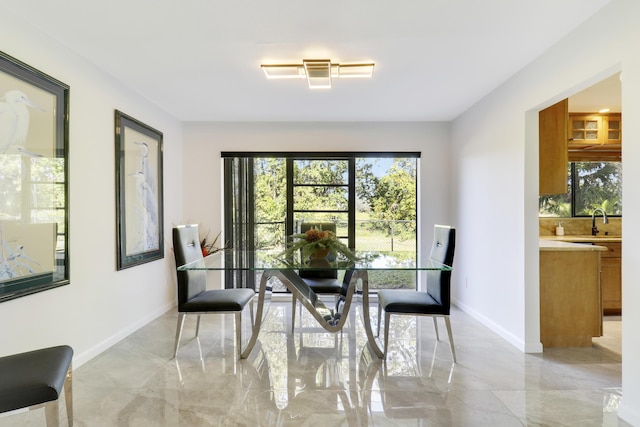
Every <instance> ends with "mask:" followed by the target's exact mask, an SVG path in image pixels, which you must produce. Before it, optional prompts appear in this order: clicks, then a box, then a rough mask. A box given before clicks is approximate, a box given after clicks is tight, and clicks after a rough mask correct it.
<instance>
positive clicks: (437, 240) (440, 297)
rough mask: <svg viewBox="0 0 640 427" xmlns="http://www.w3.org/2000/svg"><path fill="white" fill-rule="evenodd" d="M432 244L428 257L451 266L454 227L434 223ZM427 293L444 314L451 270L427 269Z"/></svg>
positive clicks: (449, 303) (449, 299)
mask: <svg viewBox="0 0 640 427" xmlns="http://www.w3.org/2000/svg"><path fill="white" fill-rule="evenodd" d="M433 233H434V234H433V244H432V246H431V254H430V255H429V258H430V259H431V260H433V261H437V262H439V263H442V264H445V265H448V266H450V267H452V266H453V254H454V252H455V248H456V230H455V228H451V227H447V226H442V225H436V226H435V227H434V231H433ZM427 293H429V295H431V297H432V298H433V299H434V300H436V301H437V302H438V303H439V304H441V305H442V307H443V308H444V310H445V311H446V313H445V314H449V309H450V306H451V271H441V270H429V271H427Z"/></svg>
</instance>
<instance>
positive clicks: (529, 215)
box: [451, 0, 640, 425]
mask: <svg viewBox="0 0 640 427" xmlns="http://www.w3.org/2000/svg"><path fill="white" fill-rule="evenodd" d="M638 16H640V2H637V1H635V0H614V1H613V2H611V3H610V4H609V5H608V6H606V7H605V8H604V9H602V10H601V11H600V12H599V13H598V14H596V15H595V16H594V17H593V18H592V19H590V20H589V21H587V22H586V23H585V24H584V25H582V26H581V27H579V28H578V29H576V30H575V31H574V32H572V33H571V34H570V35H569V36H568V37H566V38H565V39H564V40H562V41H561V42H560V43H558V44H557V45H556V46H554V47H553V48H552V49H550V50H549V51H548V52H546V53H545V54H544V55H542V56H541V57H540V58H538V59H537V60H535V61H534V62H532V63H531V64H530V65H529V66H527V67H526V68H525V69H523V70H522V71H521V72H519V73H518V74H517V75H516V76H514V77H513V78H512V79H511V80H510V81H508V82H506V83H505V84H503V85H502V86H500V87H499V88H498V89H496V90H495V91H494V92H492V93H491V94H490V95H489V96H487V97H486V98H485V99H483V100H482V101H481V102H480V103H478V104H477V105H475V106H474V107H473V108H471V109H469V110H468V111H467V112H465V113H464V114H463V115H461V116H460V117H459V118H458V119H456V120H455V121H454V122H453V123H452V130H451V132H452V154H451V156H452V170H453V175H452V192H453V201H452V211H453V213H454V222H455V223H457V225H458V229H459V234H458V245H457V248H456V250H457V254H456V258H457V265H456V271H457V276H454V289H453V299H454V302H455V303H456V304H457V305H459V306H460V307H462V308H463V309H464V310H465V311H467V312H469V313H471V314H472V315H474V316H475V317H476V318H477V319H479V320H481V321H482V322H484V323H485V324H486V325H488V326H489V327H491V328H492V329H493V330H494V331H496V332H498V333H500V334H501V335H502V336H503V337H505V338H506V339H507V340H509V341H510V342H512V343H513V344H514V345H515V346H516V347H518V348H520V349H522V350H523V351H540V349H541V346H540V339H539V338H540V334H539V316H540V314H539V291H538V289H539V251H538V215H537V204H538V142H537V141H538V132H537V126H538V125H537V112H538V111H539V110H540V109H542V108H544V107H546V106H548V105H550V104H552V103H554V102H556V101H558V100H560V99H562V98H565V97H567V96H569V95H571V94H573V93H575V92H577V91H579V90H582V89H584V88H585V87H588V86H589V85H591V84H593V83H595V82H597V81H599V80H601V79H603V78H604V77H607V76H610V75H612V74H614V73H615V72H617V71H622V76H623V84H622V95H623V105H622V111H623V135H624V138H623V139H624V144H623V162H624V173H625V180H624V188H623V192H624V193H623V199H624V217H625V224H624V229H623V242H624V243H623V258H622V264H623V267H622V273H623V285H622V294H623V355H622V359H623V375H622V382H623V402H622V406H621V407H620V410H619V414H620V415H621V416H622V417H623V418H625V419H626V420H627V421H629V422H631V423H632V424H634V425H640V412H639V410H638V408H640V367H639V366H640V365H639V364H638V363H636V362H635V361H637V360H640V340H638V339H637V333H634V331H637V329H638V328H640V313H639V312H638V310H636V307H637V306H638V305H639V304H640V290H639V289H638V286H637V278H638V277H640V264H639V263H638V261H637V260H638V258H640V248H638V246H637V245H635V244H634V242H637V241H638V239H640V225H639V224H638V221H637V218H639V217H640V192H639V191H637V185H638V182H640V179H639V178H637V176H638V175H639V174H640V149H639V148H638V147H637V145H638V144H636V142H637V141H638V140H640V139H639V138H640V124H639V121H638V120H637V119H638V117H639V116H640V59H639V56H640V55H639V54H638V50H637V45H638V41H640V26H638V25H637V17H638Z"/></svg>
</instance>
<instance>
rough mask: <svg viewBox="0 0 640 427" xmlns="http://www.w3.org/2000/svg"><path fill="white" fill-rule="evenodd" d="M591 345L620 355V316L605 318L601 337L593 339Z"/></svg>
mask: <svg viewBox="0 0 640 427" xmlns="http://www.w3.org/2000/svg"><path fill="white" fill-rule="evenodd" d="M592 342H593V344H594V345H596V346H598V347H602V348H605V349H607V350H609V351H612V352H614V353H617V354H619V355H622V316H605V318H604V321H603V322H602V336H601V337H598V338H593V340H592Z"/></svg>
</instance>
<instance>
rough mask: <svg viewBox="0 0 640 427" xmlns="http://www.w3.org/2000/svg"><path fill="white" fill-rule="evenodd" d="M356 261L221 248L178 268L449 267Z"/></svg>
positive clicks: (391, 256) (369, 254)
mask: <svg viewBox="0 0 640 427" xmlns="http://www.w3.org/2000/svg"><path fill="white" fill-rule="evenodd" d="M355 255H356V257H357V258H358V260H357V261H350V260H347V259H341V258H338V259H331V258H313V259H311V260H301V259H300V257H299V256H298V257H293V258H286V257H284V256H283V255H282V254H281V251H274V250H259V251H237V250H233V249H224V250H221V251H219V252H216V253H214V254H211V255H209V256H207V257H205V258H203V259H201V260H197V261H194V262H191V263H188V264H185V265H182V266H179V267H178V270H179V271H185V270H249V271H250V270H300V269H304V270H311V271H313V270H315V269H317V270H327V269H331V270H414V271H415V270H443V271H450V270H451V267H449V266H447V265H445V264H441V263H438V262H436V261H432V260H421V259H419V258H418V257H417V254H416V252H403V251H394V252H384V251H380V252H377V251H360V252H355Z"/></svg>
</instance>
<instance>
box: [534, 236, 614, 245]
mask: <svg viewBox="0 0 640 427" xmlns="http://www.w3.org/2000/svg"><path fill="white" fill-rule="evenodd" d="M540 239H541V240H543V239H544V240H549V241H555V242H573V243H598V242H601V243H622V236H606V235H603V234H599V235H597V236H592V235H590V234H582V235H571V234H566V235H564V236H540Z"/></svg>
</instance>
